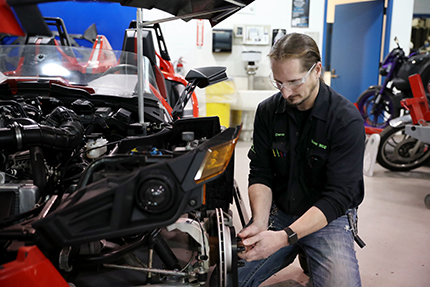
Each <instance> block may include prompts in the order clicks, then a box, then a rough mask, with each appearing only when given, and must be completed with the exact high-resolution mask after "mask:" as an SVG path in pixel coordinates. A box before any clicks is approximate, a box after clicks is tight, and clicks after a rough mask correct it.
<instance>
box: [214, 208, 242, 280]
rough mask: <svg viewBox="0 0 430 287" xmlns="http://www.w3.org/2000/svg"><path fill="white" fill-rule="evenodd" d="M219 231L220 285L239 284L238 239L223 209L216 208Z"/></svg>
mask: <svg viewBox="0 0 430 287" xmlns="http://www.w3.org/2000/svg"><path fill="white" fill-rule="evenodd" d="M215 216H216V224H217V231H218V256H219V262H218V272H219V274H218V275H219V285H218V286H219V287H227V286H228V287H231V286H237V285H238V281H237V241H236V232H235V230H234V227H233V226H230V225H227V223H226V221H225V218H224V213H223V211H222V209H220V208H217V209H216V210H215Z"/></svg>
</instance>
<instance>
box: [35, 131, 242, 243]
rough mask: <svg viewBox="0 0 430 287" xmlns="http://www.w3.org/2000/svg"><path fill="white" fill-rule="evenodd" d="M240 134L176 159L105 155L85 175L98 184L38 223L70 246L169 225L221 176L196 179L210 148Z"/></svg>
mask: <svg viewBox="0 0 430 287" xmlns="http://www.w3.org/2000/svg"><path fill="white" fill-rule="evenodd" d="M239 132H240V128H229V129H227V130H226V131H224V132H222V133H220V134H218V135H216V136H214V137H213V138H212V139H210V140H208V141H207V142H205V143H203V144H202V145H200V146H198V147H197V148H196V149H195V150H192V151H190V152H188V153H186V154H184V155H181V156H178V157H176V158H173V159H171V160H167V159H166V158H165V157H162V158H161V159H159V160H158V162H157V158H156V157H153V158H148V157H144V156H135V155H129V156H122V155H120V156H114V157H103V158H101V159H99V160H97V161H95V162H94V163H93V164H92V166H97V165H98V166H97V167H96V168H92V167H91V166H90V167H89V168H88V169H87V170H86V173H91V175H89V176H88V175H84V176H83V177H84V178H88V177H91V179H92V180H93V182H91V180H89V181H88V183H89V184H88V185H85V184H86V182H85V183H83V184H82V183H81V184H80V185H81V188H80V189H79V190H77V191H76V192H74V193H73V194H72V195H71V196H69V197H68V198H66V199H65V200H64V202H63V203H62V204H61V205H60V206H59V207H58V208H57V209H56V210H55V211H54V212H53V213H52V214H50V215H48V216H47V217H46V218H44V219H42V220H40V221H37V222H35V223H34V224H33V227H34V228H35V229H36V231H37V233H38V234H39V236H41V237H42V238H43V239H44V240H43V241H44V242H48V243H49V244H50V245H56V246H69V245H75V244H81V243H84V242H89V241H94V240H99V239H103V238H107V239H109V238H117V237H124V236H128V235H132V234H139V233H142V232H145V231H149V230H152V229H155V228H160V227H163V226H166V225H169V224H171V223H173V222H175V221H176V220H177V219H178V218H179V217H180V216H181V215H182V214H184V213H186V212H189V211H192V210H195V209H196V208H199V207H200V206H201V205H202V204H203V202H204V196H205V195H204V192H203V185H204V184H205V183H207V182H209V181H212V180H214V179H216V177H213V178H211V179H210V180H206V181H203V182H200V183H197V182H196V181H195V180H194V178H195V176H196V174H197V171H198V170H199V168H200V167H201V165H202V162H203V159H204V157H205V155H206V152H207V151H208V150H209V149H212V148H213V147H215V146H218V145H221V144H224V143H227V142H229V141H234V140H235V139H237V137H238V134H239ZM151 161H152V162H151ZM154 161H155V162H154ZM178 171H179V172H178ZM184 171H185V172H184ZM82 185H83V186H82ZM154 190H155V192H154Z"/></svg>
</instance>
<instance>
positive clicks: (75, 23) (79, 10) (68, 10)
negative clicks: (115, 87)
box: [38, 2, 136, 50]
mask: <svg viewBox="0 0 430 287" xmlns="http://www.w3.org/2000/svg"><path fill="white" fill-rule="evenodd" d="M38 6H39V9H40V11H41V13H42V15H43V16H45V17H60V18H62V19H63V20H64V23H65V25H66V29H67V32H68V33H69V34H83V33H84V31H85V30H86V29H87V28H88V27H89V26H90V25H91V24H93V23H95V24H96V27H97V32H98V34H99V35H104V36H106V37H107V38H108V40H109V43H110V44H111V45H112V48H113V49H115V50H121V49H122V42H123V39H124V32H125V29H127V28H128V25H129V24H130V21H132V20H135V19H136V8H133V7H124V6H121V5H120V4H118V3H94V2H90V3H88V2H86V3H79V2H51V3H44V4H39V5H38ZM79 44H81V45H84V44H83V42H79ZM85 46H91V44H89V43H88V44H85Z"/></svg>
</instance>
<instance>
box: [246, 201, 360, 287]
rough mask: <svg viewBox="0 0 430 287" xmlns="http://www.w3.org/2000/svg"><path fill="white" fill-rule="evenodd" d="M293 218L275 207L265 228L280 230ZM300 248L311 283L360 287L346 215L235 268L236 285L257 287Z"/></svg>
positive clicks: (323, 285)
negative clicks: (264, 257)
mask: <svg viewBox="0 0 430 287" xmlns="http://www.w3.org/2000/svg"><path fill="white" fill-rule="evenodd" d="M354 212H355V211H354ZM355 217H356V216H354V218H355ZM297 218H298V217H297V216H292V215H287V214H285V213H283V212H282V211H280V210H279V209H277V208H276V207H275V208H273V209H272V212H271V215H270V222H269V229H272V230H282V229H284V228H285V227H287V226H289V225H290V224H291V223H293V222H294V221H295V220H296V219H297ZM300 248H301V249H302V250H303V252H304V253H305V254H306V258H307V263H308V268H309V277H310V280H311V282H312V286H315V287H331V286H336V287H355V286H361V279H360V272H359V269H358V261H357V258H356V256H355V250H354V238H353V235H352V231H351V228H350V226H349V222H348V218H347V216H346V215H344V216H342V217H339V218H337V219H336V220H334V221H332V222H331V223H330V224H329V225H327V226H326V227H324V228H322V229H320V230H319V231H317V232H314V233H312V234H309V235H308V236H305V237H303V238H300V239H299V241H298V242H297V243H296V244H294V245H292V246H286V247H284V248H282V249H280V250H278V251H277V252H276V253H274V254H272V255H271V256H269V257H268V258H266V259H261V260H258V261H252V262H246V264H245V266H243V267H240V268H239V271H238V272H239V286H246V287H248V286H259V285H260V284H261V283H263V282H264V281H265V280H266V279H268V278H269V277H271V276H272V275H273V274H275V273H276V272H278V271H279V270H281V269H283V268H284V267H286V266H288V265H289V264H291V263H292V262H293V261H294V259H295V257H296V255H297V252H298V251H299V249H300Z"/></svg>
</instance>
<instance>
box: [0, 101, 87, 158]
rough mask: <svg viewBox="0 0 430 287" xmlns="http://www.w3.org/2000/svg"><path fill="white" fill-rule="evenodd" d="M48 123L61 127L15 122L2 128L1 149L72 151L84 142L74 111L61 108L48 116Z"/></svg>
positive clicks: (82, 131)
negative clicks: (38, 148)
mask: <svg viewBox="0 0 430 287" xmlns="http://www.w3.org/2000/svg"><path fill="white" fill-rule="evenodd" d="M47 122H48V123H56V124H58V125H59V127H53V126H49V125H43V124H30V125H21V124H19V123H17V122H15V123H13V124H12V125H9V126H8V127H6V128H0V148H4V149H8V150H22V149H28V148H30V147H36V146H40V147H47V148H53V149H62V150H72V149H74V148H76V147H77V146H78V145H79V144H80V143H81V142H82V137H83V133H84V130H83V127H82V124H81V123H80V122H79V120H78V118H77V116H76V114H74V112H73V111H71V110H68V109H66V108H62V107H59V108H57V109H55V110H54V111H53V112H52V113H51V114H50V115H49V116H48V120H47Z"/></svg>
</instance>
